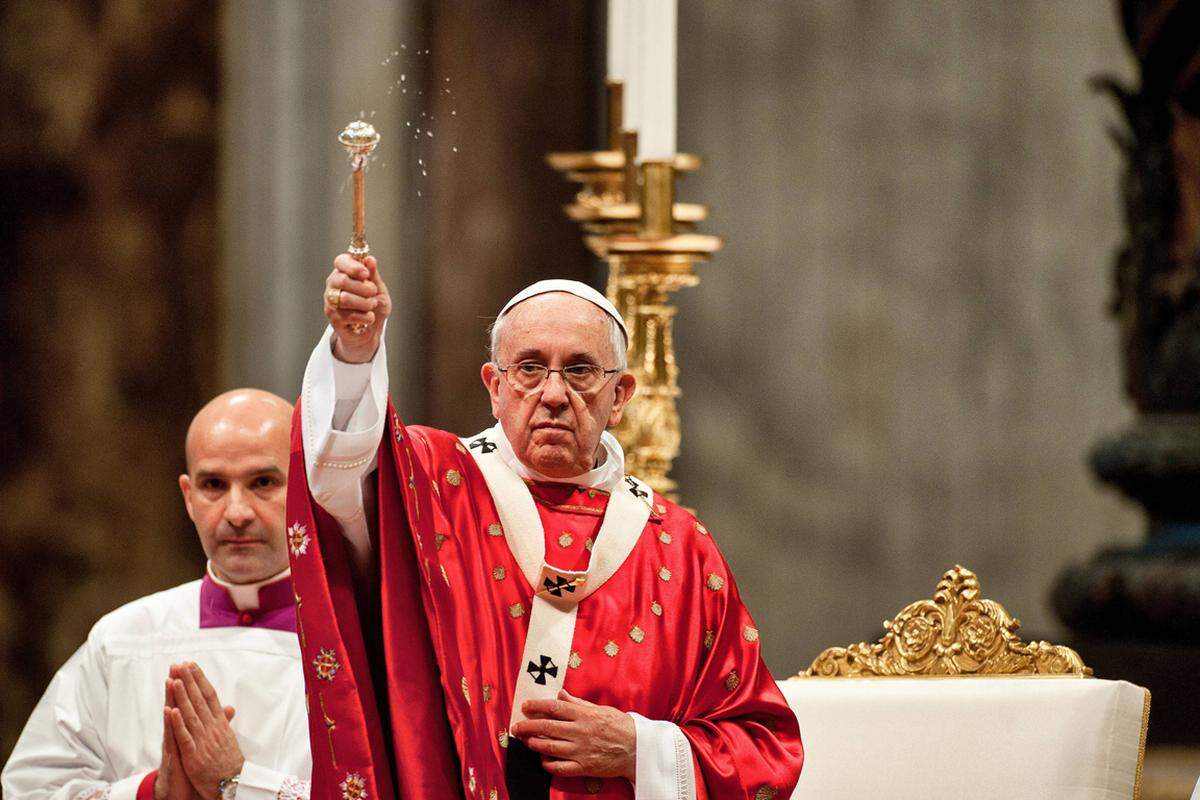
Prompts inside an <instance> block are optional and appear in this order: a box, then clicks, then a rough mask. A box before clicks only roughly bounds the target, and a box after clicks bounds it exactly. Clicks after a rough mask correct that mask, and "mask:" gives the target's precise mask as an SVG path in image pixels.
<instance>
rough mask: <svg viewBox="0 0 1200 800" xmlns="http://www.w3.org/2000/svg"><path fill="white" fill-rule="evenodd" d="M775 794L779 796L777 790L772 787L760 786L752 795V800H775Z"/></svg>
mask: <svg viewBox="0 0 1200 800" xmlns="http://www.w3.org/2000/svg"><path fill="white" fill-rule="evenodd" d="M777 794H779V790H778V789H776V788H775V787H774V786H760V787H758V791H757V792H755V793H754V800H775V795H777Z"/></svg>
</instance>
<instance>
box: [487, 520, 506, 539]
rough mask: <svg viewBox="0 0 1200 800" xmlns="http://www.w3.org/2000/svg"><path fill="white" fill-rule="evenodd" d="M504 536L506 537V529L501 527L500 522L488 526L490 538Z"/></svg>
mask: <svg viewBox="0 0 1200 800" xmlns="http://www.w3.org/2000/svg"><path fill="white" fill-rule="evenodd" d="M503 535H504V528H501V527H500V523H499V522H493V523H492V524H491V525H488V536H503Z"/></svg>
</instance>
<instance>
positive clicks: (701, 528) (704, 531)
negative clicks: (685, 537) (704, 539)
mask: <svg viewBox="0 0 1200 800" xmlns="http://www.w3.org/2000/svg"><path fill="white" fill-rule="evenodd" d="M696 532H697V533H699V534H700V535H701V536H708V528H706V527H704V526H703V525H701V524H700V523H699V522H697V523H696Z"/></svg>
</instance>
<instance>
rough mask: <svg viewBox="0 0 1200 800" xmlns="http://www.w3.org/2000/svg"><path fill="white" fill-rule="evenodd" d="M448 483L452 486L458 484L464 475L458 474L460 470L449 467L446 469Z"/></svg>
mask: <svg viewBox="0 0 1200 800" xmlns="http://www.w3.org/2000/svg"><path fill="white" fill-rule="evenodd" d="M446 483H448V484H450V485H451V486H458V485H459V484H460V483H462V475H460V474H458V470H456V469H448V470H446Z"/></svg>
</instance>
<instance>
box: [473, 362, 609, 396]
mask: <svg viewBox="0 0 1200 800" xmlns="http://www.w3.org/2000/svg"><path fill="white" fill-rule="evenodd" d="M496 369H498V370H500V371H501V372H502V373H504V377H505V378H507V379H508V385H509V386H511V387H512V388H513V389H515V390H517V391H518V392H520V393H522V394H532V393H533V392H536V391H538V390H540V389H541V388H542V387H543V386H545V385H546V381H547V380H548V379H549V378H550V373H551V372H557V373H558V374H559V375H561V376H562V379H563V383H565V384H566V385H567V387H568V388H569V389H571V390H572V391H574V392H575V393H577V394H581V395H586V394H591V393H593V392H597V391H599V390H600V388H601V387H602V386H603V385H604V384H605V383H607V382H608V379H607V377H606V376H609V375H615V374H616V373H618V372H621V370H619V369H604V368H603V367H601V366H597V365H596V364H568V365H567V366H565V367H563V368H562V369H550V368H549V367H547V366H546V365H545V364H542V363H539V362H537V361H521V362H518V363H516V364H509V365H508V366H507V367H502V366H500V365H499V364H497V365H496Z"/></svg>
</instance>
